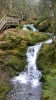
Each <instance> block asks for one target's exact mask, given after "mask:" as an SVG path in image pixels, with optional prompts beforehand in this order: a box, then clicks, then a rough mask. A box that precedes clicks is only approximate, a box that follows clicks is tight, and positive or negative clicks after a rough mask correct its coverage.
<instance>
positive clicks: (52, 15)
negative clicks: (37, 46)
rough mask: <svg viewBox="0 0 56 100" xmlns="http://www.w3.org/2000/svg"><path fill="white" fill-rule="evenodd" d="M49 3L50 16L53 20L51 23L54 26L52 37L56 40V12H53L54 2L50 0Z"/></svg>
mask: <svg viewBox="0 0 56 100" xmlns="http://www.w3.org/2000/svg"><path fill="white" fill-rule="evenodd" d="M48 4H49V10H50V18H51V21H52V24H51V28H52V39H53V42H56V39H55V38H54V34H55V18H54V12H53V8H52V3H51V1H50V0H48Z"/></svg>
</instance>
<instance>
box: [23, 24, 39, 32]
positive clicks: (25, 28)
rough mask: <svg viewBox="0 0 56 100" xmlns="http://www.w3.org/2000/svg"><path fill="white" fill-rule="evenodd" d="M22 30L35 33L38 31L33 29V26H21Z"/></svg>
mask: <svg viewBox="0 0 56 100" xmlns="http://www.w3.org/2000/svg"><path fill="white" fill-rule="evenodd" d="M23 30H30V32H32V31H33V32H36V31H38V30H37V29H36V28H35V27H34V24H25V25H24V26H23Z"/></svg>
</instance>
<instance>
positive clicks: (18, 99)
mask: <svg viewBox="0 0 56 100" xmlns="http://www.w3.org/2000/svg"><path fill="white" fill-rule="evenodd" d="M43 43H52V39H49V40H47V41H45V42H41V43H38V44H36V45H35V46H30V47H28V48H27V53H26V56H27V63H28V64H27V65H26V66H25V70H24V72H22V73H21V74H20V75H19V76H17V77H14V78H13V79H12V83H13V84H14V88H13V90H11V91H10V93H9V94H8V96H7V98H6V100H41V94H42V83H41V82H40V78H41V72H40V71H39V70H38V69H37V66H36V58H37V56H38V52H39V50H40V48H41V46H42V44H43Z"/></svg>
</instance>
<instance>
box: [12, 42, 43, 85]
mask: <svg viewBox="0 0 56 100" xmlns="http://www.w3.org/2000/svg"><path fill="white" fill-rule="evenodd" d="M41 45H42V43H38V44H36V45H35V46H30V47H28V48H27V53H26V56H27V62H28V64H27V65H26V66H25V72H22V73H21V74H20V75H19V76H17V77H14V78H13V82H14V84H15V83H16V82H20V83H26V84H28V83H29V82H30V83H31V84H32V86H37V85H39V84H40V82H39V79H40V77H41V72H40V71H39V70H38V69H37V67H36V58H37V55H38V52H39V50H40V48H41Z"/></svg>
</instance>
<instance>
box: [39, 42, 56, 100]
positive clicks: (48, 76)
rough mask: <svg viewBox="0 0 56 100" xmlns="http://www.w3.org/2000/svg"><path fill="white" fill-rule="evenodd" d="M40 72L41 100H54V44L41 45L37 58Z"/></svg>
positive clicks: (55, 56)
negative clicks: (41, 83)
mask: <svg viewBox="0 0 56 100" xmlns="http://www.w3.org/2000/svg"><path fill="white" fill-rule="evenodd" d="M38 66H39V69H41V70H42V74H43V76H42V79H41V81H42V82H43V87H42V88H43V93H42V100H56V51H55V45H54V44H46V43H45V44H43V45H42V48H41V50H40V52H39V56H38Z"/></svg>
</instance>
